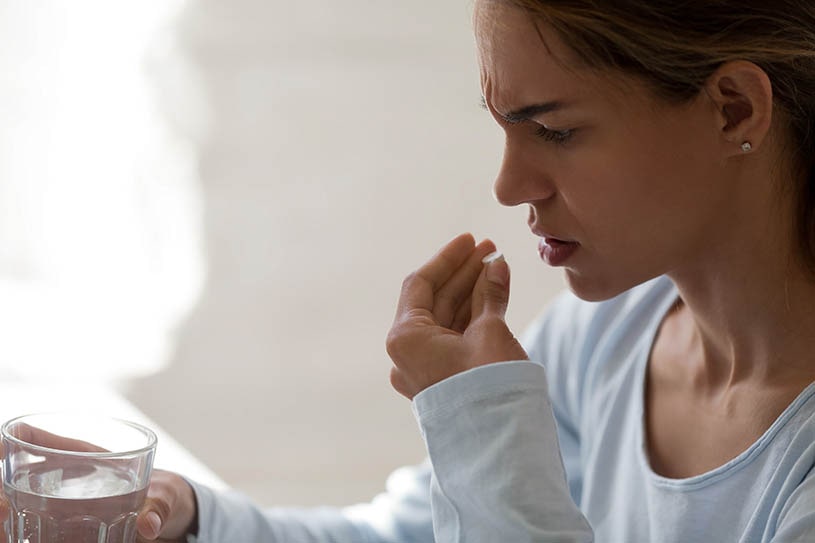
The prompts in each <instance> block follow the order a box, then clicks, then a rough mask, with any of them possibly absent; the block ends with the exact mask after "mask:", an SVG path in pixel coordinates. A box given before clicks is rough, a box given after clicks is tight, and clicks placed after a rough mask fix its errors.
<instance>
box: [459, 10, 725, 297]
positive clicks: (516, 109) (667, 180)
mask: <svg viewBox="0 0 815 543" xmlns="http://www.w3.org/2000/svg"><path fill="white" fill-rule="evenodd" d="M475 25H476V38H477V42H478V50H479V57H480V67H481V84H482V91H483V95H484V100H485V102H486V106H487V108H488V109H489V111H490V112H491V113H492V115H493V116H494V117H495V119H496V121H497V122H498V123H499V124H500V125H501V127H502V128H503V129H504V131H505V133H506V148H505V152H504V159H503V164H502V166H501V170H500V173H499V174H498V178H497V180H496V181H495V194H496V197H497V199H498V200H499V201H500V202H501V203H502V204H504V205H511V206H514V205H518V204H527V205H528V206H529V209H530V214H529V226H530V228H531V229H532V231H533V232H534V233H535V234H536V235H537V236H538V237H539V238H540V243H539V251H540V253H541V257H542V258H543V259H544V260H545V261H546V262H547V263H549V264H550V265H555V266H562V267H563V268H564V269H565V272H566V276H567V280H568V282H569V285H570V287H571V288H572V290H573V291H574V292H575V293H576V294H577V295H578V296H580V297H582V298H584V299H589V300H600V299H606V298H609V297H612V296H614V295H616V294H619V293H620V292H622V291H624V290H626V289H628V288H631V287H633V286H635V285H637V284H639V283H641V282H643V281H646V280H648V279H651V278H653V277H656V276H658V275H661V274H665V273H670V272H672V271H675V270H677V269H679V268H681V267H685V268H687V267H688V266H694V265H697V264H698V263H699V261H700V260H699V259H704V258H705V252H706V251H708V252H710V251H711V250H713V249H715V247H711V246H710V245H711V243H712V244H714V245H715V241H714V240H715V239H716V237H717V236H716V233H717V232H719V231H721V230H722V229H723V228H725V227H726V223H727V221H728V220H729V219H730V220H732V218H731V217H729V216H728V202H729V201H730V200H732V195H733V191H732V188H733V187H732V185H731V183H730V182H728V178H727V174H726V173H725V172H726V170H725V169H724V164H723V161H722V159H721V155H717V154H716V153H715V150H716V149H717V147H720V144H719V139H718V135H719V134H718V130H720V128H721V126H718V125H717V117H716V111H715V107H714V105H713V103H712V102H711V101H710V100H709V99H708V98H707V95H706V94H705V93H704V92H702V93H700V95H699V96H698V97H697V98H696V99H695V100H693V101H692V102H691V103H689V104H685V105H681V106H676V105H667V104H664V103H662V102H661V101H659V100H657V99H655V98H653V97H652V95H651V94H650V93H649V92H648V91H647V90H646V89H645V88H644V87H643V86H642V85H641V84H640V83H638V82H637V81H635V80H634V79H633V78H630V77H628V78H626V77H624V76H621V75H620V76H615V77H614V78H612V76H609V75H603V74H602V73H599V72H596V71H591V70H588V69H585V68H581V67H579V64H578V63H577V62H576V61H574V60H573V53H571V51H569V50H568V49H567V48H566V47H565V46H564V45H563V44H562V42H561V41H560V40H559V39H558V38H557V36H556V34H555V33H554V31H552V30H551V29H549V28H548V27H547V26H545V25H543V24H540V23H537V25H536V23H535V22H534V21H533V20H532V19H531V18H530V16H529V15H528V14H527V13H526V12H524V11H521V10H519V9H517V8H514V7H510V6H508V5H505V4H504V3H502V2H499V1H495V0H479V1H478V2H477V3H476V18H475Z"/></svg>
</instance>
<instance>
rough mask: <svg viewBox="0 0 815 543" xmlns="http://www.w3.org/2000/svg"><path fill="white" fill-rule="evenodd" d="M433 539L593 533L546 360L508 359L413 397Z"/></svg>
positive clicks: (571, 538)
mask: <svg viewBox="0 0 815 543" xmlns="http://www.w3.org/2000/svg"><path fill="white" fill-rule="evenodd" d="M414 411H415V413H416V416H417V419H418V421H419V424H420V426H421V428H422V434H423V437H424V439H425V442H426V444H427V448H428V452H429V454H430V459H431V462H432V464H433V472H434V478H433V482H432V486H431V489H432V507H433V522H434V527H435V530H436V541H437V543H464V542H466V543H482V542H483V543H487V542H495V541H512V542H513V543H525V542H529V543H532V542H541V541H547V542H548V541H562V542H570V543H572V542H587V541H591V540H592V537H593V536H592V531H591V527H590V526H589V525H588V523H587V521H586V520H585V518H584V517H583V515H582V514H581V513H580V510H579V509H578V507H577V506H576V505H575V504H574V502H573V501H572V499H571V497H570V495H569V489H568V486H567V483H566V477H565V473H564V470H563V464H562V461H561V457H560V450H559V448H558V441H557V429H556V426H555V420H554V416H553V414H552V409H551V407H550V405H549V400H548V394H547V388H546V378H545V375H544V370H543V368H542V367H541V366H539V365H536V364H533V363H530V362H510V363H503V364H495V365H490V366H483V367H480V368H477V369H475V370H471V371H469V372H465V373H462V374H459V375H456V376H454V377H452V378H450V379H447V380H445V381H442V382H440V383H438V384H436V385H434V386H433V387H430V388H428V389H426V390H425V391H423V392H422V393H420V394H419V395H418V396H416V398H415V401H414Z"/></svg>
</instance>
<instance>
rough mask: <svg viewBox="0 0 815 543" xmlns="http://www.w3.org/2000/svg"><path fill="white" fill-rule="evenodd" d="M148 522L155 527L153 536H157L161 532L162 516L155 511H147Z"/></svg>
mask: <svg viewBox="0 0 815 543" xmlns="http://www.w3.org/2000/svg"><path fill="white" fill-rule="evenodd" d="M146 518H147V524H149V525H150V527H151V528H152V529H153V536H154V537H157V536H158V534H159V532H161V517H160V516H158V513H156V512H155V511H150V512H149V513H147V517H146Z"/></svg>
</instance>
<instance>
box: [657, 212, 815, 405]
mask: <svg viewBox="0 0 815 543" xmlns="http://www.w3.org/2000/svg"><path fill="white" fill-rule="evenodd" d="M757 230H761V231H760V232H754V233H753V234H752V235H750V236H740V237H739V239H742V240H745V239H747V240H750V241H749V243H742V244H741V245H740V244H738V243H734V242H733V240H728V241H727V242H726V243H718V244H716V247H709V248H708V249H707V253H708V254H707V255H700V256H701V257H700V258H699V259H697V260H696V262H699V263H700V264H696V265H695V266H692V268H693V269H680V270H676V271H675V272H673V273H669V274H668V275H669V276H670V277H671V278H672V279H673V281H674V283H675V284H676V286H677V288H678V289H679V292H680V295H681V298H682V302H683V306H682V307H680V309H679V310H678V312H679V313H682V315H683V317H684V318H685V322H686V323H687V330H688V331H689V333H688V338H689V341H688V345H689V349H690V352H691V353H692V354H691V356H690V358H689V360H690V363H691V364H694V372H695V374H696V375H697V378H698V379H699V380H700V382H702V383H704V384H705V386H707V387H709V388H711V389H717V390H721V389H723V388H729V387H732V386H735V385H737V384H741V383H745V382H750V383H761V384H763V385H782V384H788V383H801V382H806V383H809V382H811V381H813V380H815V312H813V311H812V307H815V279H813V278H812V277H811V276H809V275H808V273H807V272H806V270H804V269H803V266H801V265H800V264H799V263H798V259H797V258H795V257H794V256H793V255H794V253H793V250H794V249H793V248H792V247H791V246H789V245H790V244H786V245H785V244H779V243H778V240H780V239H790V236H788V235H782V233H781V232H773V231H772V230H767V229H766V228H764V229H761V228H759V229H757ZM705 266H707V269H704V268H705ZM689 268H690V267H689ZM700 268H702V269H700Z"/></svg>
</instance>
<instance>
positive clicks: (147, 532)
mask: <svg viewBox="0 0 815 543" xmlns="http://www.w3.org/2000/svg"><path fill="white" fill-rule="evenodd" d="M150 505H154V504H150V503H148V505H147V507H145V508H144V509H143V510H142V511H141V513H140V514H139V516H138V518H137V519H136V528H137V529H138V531H139V535H141V536H142V537H144V538H146V539H147V540H149V541H152V540H154V539H156V538H158V536H159V534H160V533H161V525H162V524H163V522H162V516H161V514H160V513H159V512H158V511H157V510H156V509H157V508H154V507H150Z"/></svg>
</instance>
